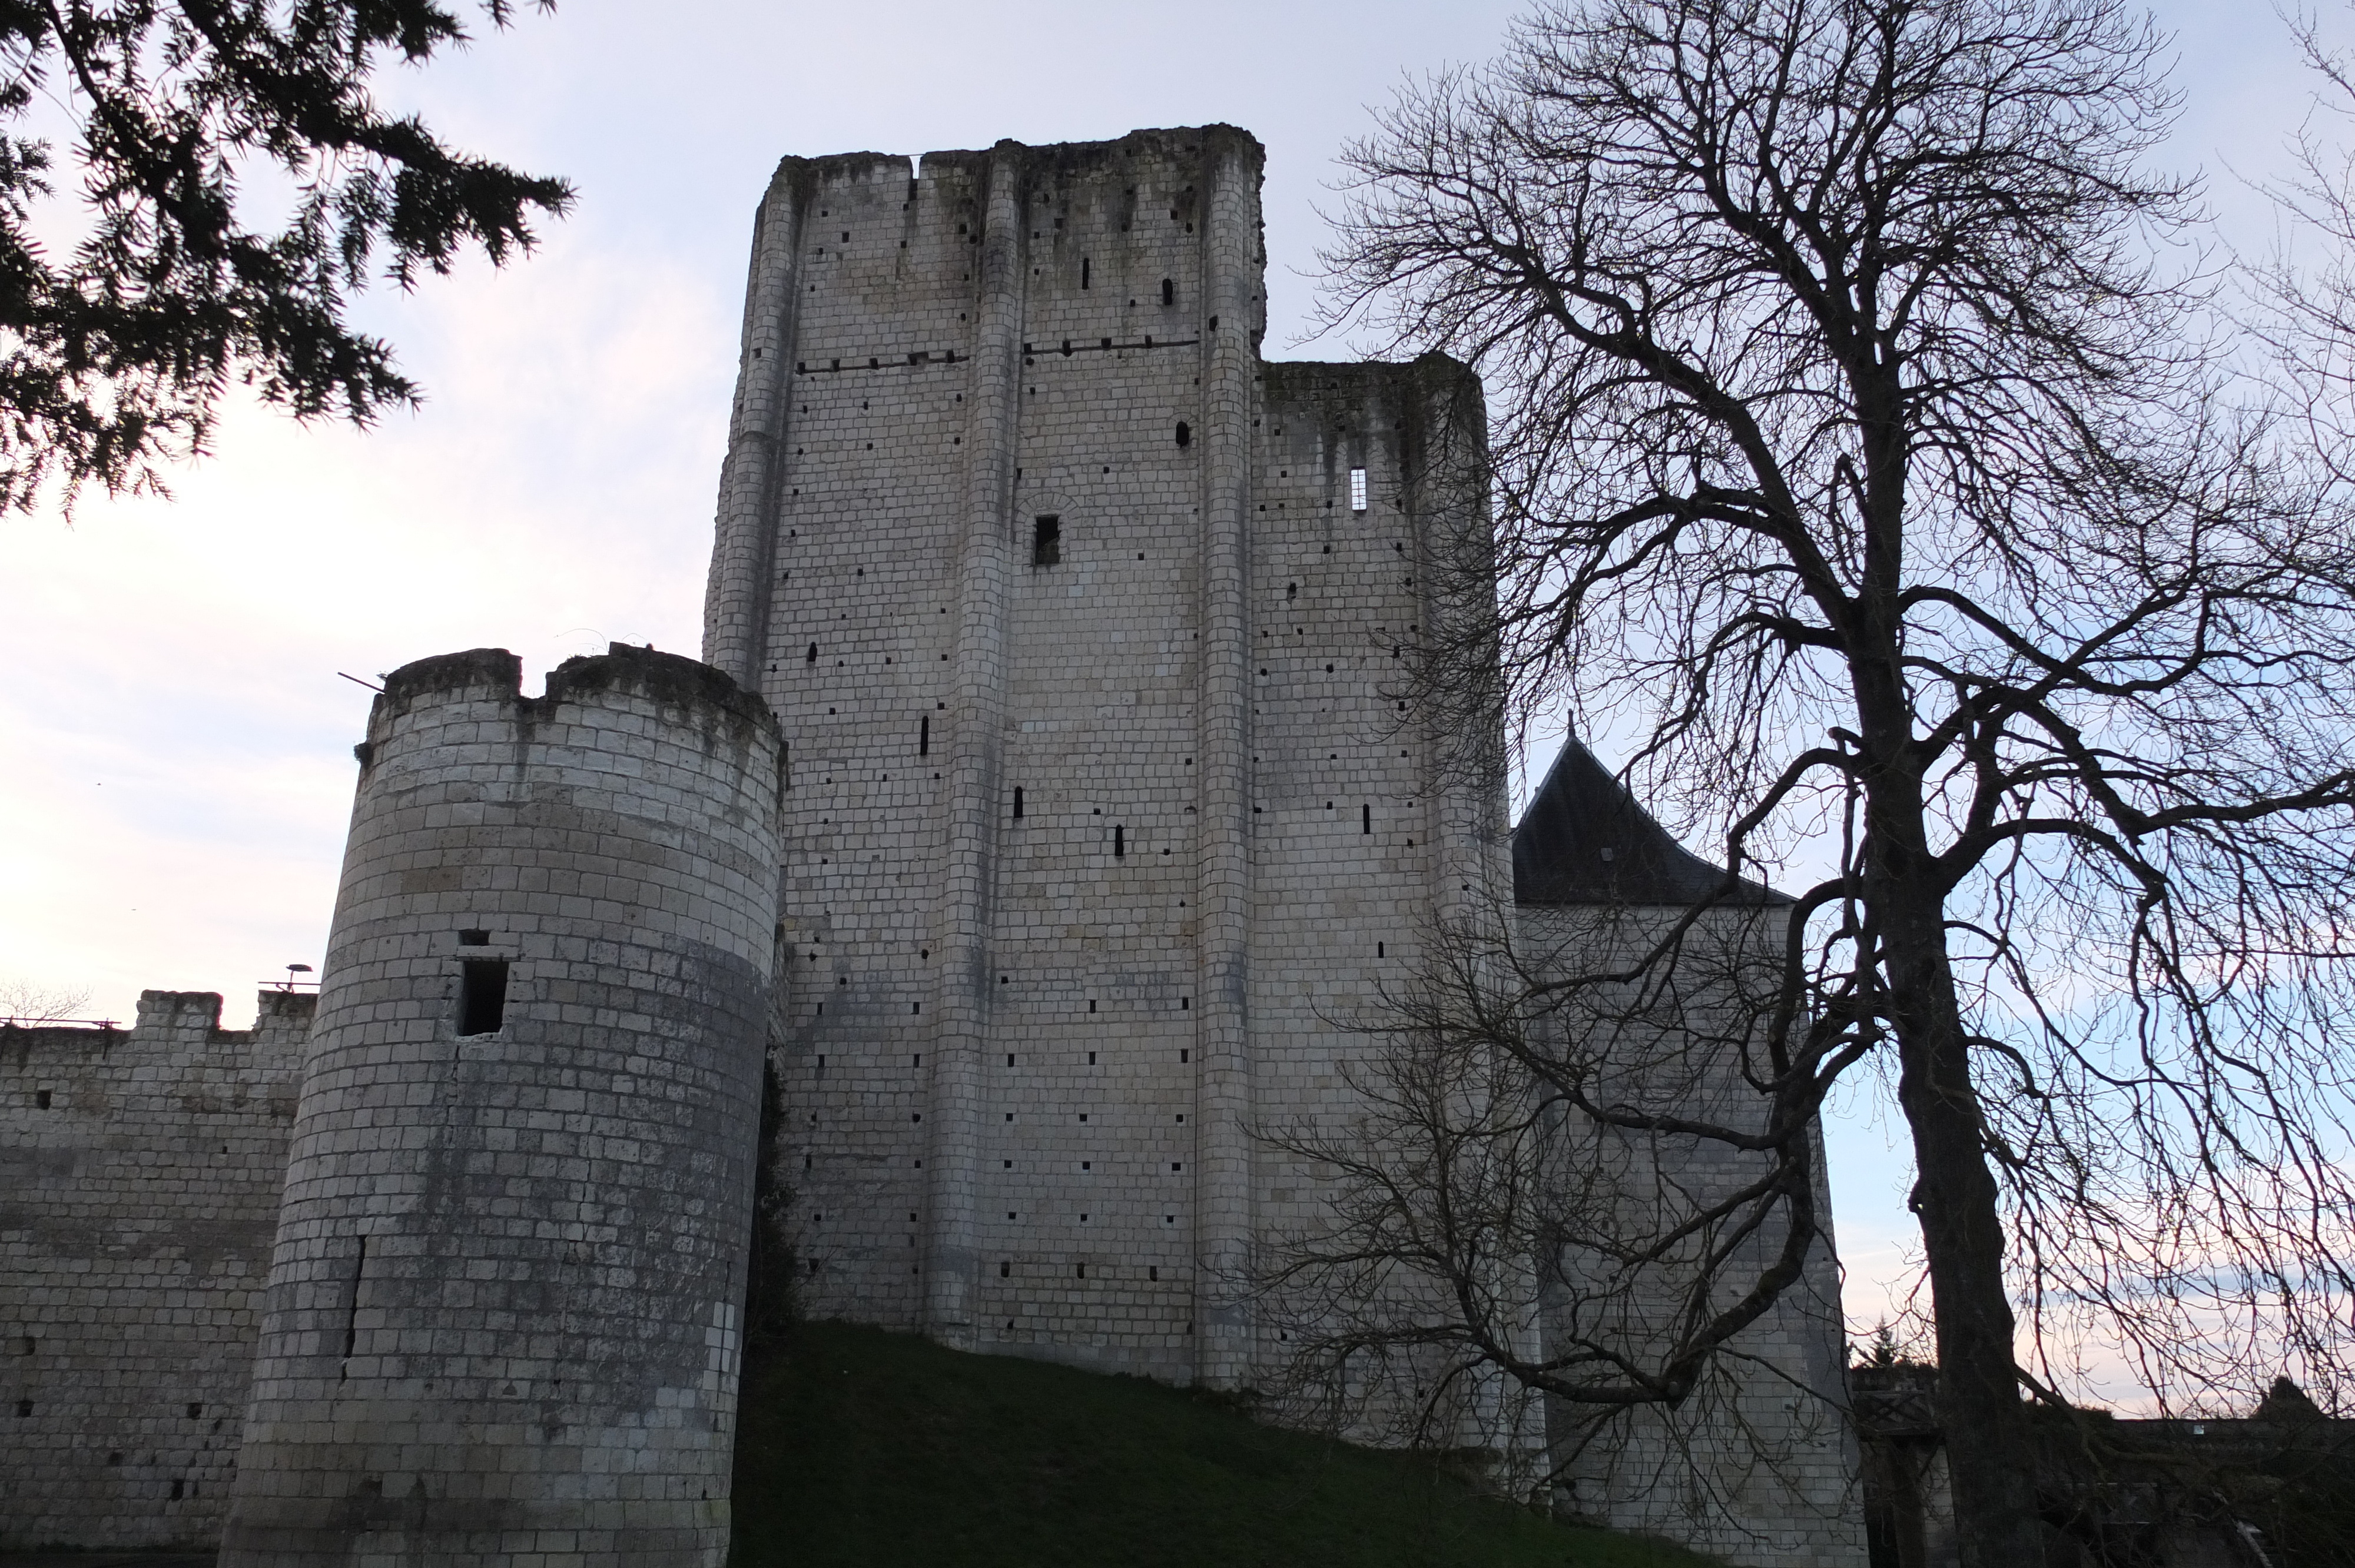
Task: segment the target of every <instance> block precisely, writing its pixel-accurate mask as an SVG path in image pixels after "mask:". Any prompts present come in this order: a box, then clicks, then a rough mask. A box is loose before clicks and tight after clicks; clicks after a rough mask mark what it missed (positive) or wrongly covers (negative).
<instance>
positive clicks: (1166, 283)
mask: <svg viewBox="0 0 2355 1568" xmlns="http://www.w3.org/2000/svg"><path fill="white" fill-rule="evenodd" d="M1161 302H1162V303H1163V304H1165V305H1174V304H1176V303H1177V279H1175V278H1164V279H1162V280H1161Z"/></svg>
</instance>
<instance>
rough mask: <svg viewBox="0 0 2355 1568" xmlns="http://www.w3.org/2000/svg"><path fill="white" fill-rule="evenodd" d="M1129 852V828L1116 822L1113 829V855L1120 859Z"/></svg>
mask: <svg viewBox="0 0 2355 1568" xmlns="http://www.w3.org/2000/svg"><path fill="white" fill-rule="evenodd" d="M1127 853H1128V830H1127V829H1126V828H1124V827H1122V826H1121V825H1120V824H1119V823H1117V822H1114V824H1113V829H1112V857H1113V859H1114V860H1119V859H1120V858H1122V857H1123V856H1124V855H1125V854H1127Z"/></svg>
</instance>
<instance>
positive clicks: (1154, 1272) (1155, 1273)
mask: <svg viewBox="0 0 2355 1568" xmlns="http://www.w3.org/2000/svg"><path fill="white" fill-rule="evenodd" d="M1145 1277H1146V1278H1147V1279H1158V1278H1160V1277H1161V1270H1160V1269H1158V1268H1148V1269H1146V1271H1145Z"/></svg>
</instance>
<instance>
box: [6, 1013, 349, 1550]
mask: <svg viewBox="0 0 2355 1568" xmlns="http://www.w3.org/2000/svg"><path fill="white" fill-rule="evenodd" d="M316 1001H317V999H316V998H315V997H313V996H311V995H309V994H307V993H303V992H293V991H276V990H265V991H262V992H261V996H260V998H259V1015H258V1017H257V1018H256V1020H255V1023H254V1027H253V1028H251V1029H223V1028H221V1027H220V1014H221V999H220V996H219V994H218V992H215V991H143V992H141V993H140V997H139V1013H138V1021H137V1022H135V1023H134V1024H133V1025H132V1026H131V1027H130V1028H128V1029H100V1028H87V1027H80V1028H77V1027H66V1028H0V1345H5V1349H6V1351H8V1353H7V1354H5V1355H0V1404H5V1406H6V1408H7V1409H8V1410H9V1411H11V1412H13V1416H14V1418H13V1419H11V1420H9V1421H8V1422H7V1423H6V1424H5V1425H0V1549H16V1550H23V1549H27V1548H30V1547H33V1546H36V1545H38V1544H40V1543H42V1542H50V1541H61V1540H72V1541H76V1542H79V1543H80V1544H83V1545H89V1546H111V1547H136V1546H156V1545H165V1544H171V1543H175V1542H195V1541H203V1540H208V1539H209V1538H210V1537H211V1536H212V1535H213V1534H214V1533H216V1532H217V1531H218V1529H219V1525H220V1519H221V1512H222V1510H223V1508H224V1507H225V1505H226V1504H227V1501H228V1487H229V1478H230V1477H231V1476H232V1475H233V1474H234V1473H235V1465H236V1456H237V1445H238V1436H239V1431H240V1425H241V1424H242V1421H243V1417H244V1405H245V1396H246V1389H247V1383H248V1379H249V1376H250V1372H251V1370H252V1360H253V1347H254V1340H255V1336H256V1333H257V1331H258V1329H259V1323H260V1316H261V1287H262V1281H263V1278H264V1277H265V1276H266V1274H267V1272H268V1269H269V1266H270V1246H271V1237H272V1234H273V1232H274V1230H275V1226H276V1219H277V1213H278V1194H279V1187H280V1184H281V1182H282V1181H283V1179H284V1172H285V1168H286V1146H287V1137H288V1133H289V1130H290V1128H292V1126H293V1118H294V1103H295V1091H296V1085H297V1080H298V1077H299V1073H300V1067H301V1062H302V1052H303V1046H304V1040H305V1038H306V1037H307V1035H308V1034H309V1033H310V1027H311V1016H312V1012H313V1009H314V1005H315V1003H316Z"/></svg>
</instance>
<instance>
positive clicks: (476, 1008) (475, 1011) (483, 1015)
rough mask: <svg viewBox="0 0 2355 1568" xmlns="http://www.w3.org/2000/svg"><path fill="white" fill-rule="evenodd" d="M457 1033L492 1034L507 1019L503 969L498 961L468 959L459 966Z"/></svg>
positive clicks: (505, 983)
mask: <svg viewBox="0 0 2355 1568" xmlns="http://www.w3.org/2000/svg"><path fill="white" fill-rule="evenodd" d="M459 969H460V970H461V971H462V973H463V974H464V980H462V981H461V982H460V984H459V987H458V1033H461V1034H496V1033H498V1032H499V1028H500V1026H501V1025H502V1024H504V1023H505V1022H506V1017H507V966H506V960H505V959H467V960H466V961H465V962H464V963H463V964H461V965H460V966H459Z"/></svg>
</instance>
